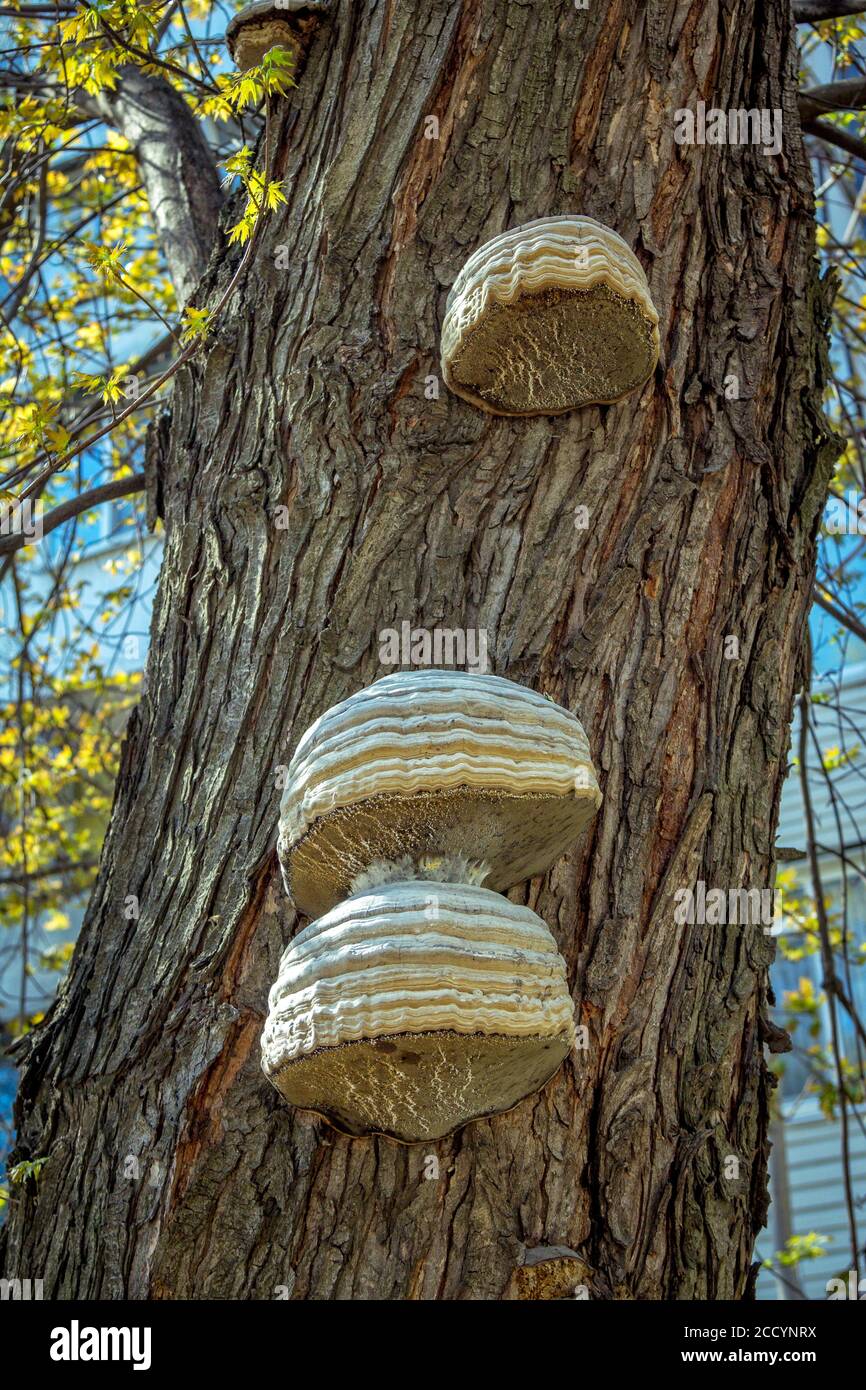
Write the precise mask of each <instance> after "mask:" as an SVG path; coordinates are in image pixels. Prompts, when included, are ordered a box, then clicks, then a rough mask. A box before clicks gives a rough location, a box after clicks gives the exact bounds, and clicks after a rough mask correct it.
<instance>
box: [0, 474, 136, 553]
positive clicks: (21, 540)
mask: <svg viewBox="0 0 866 1390" xmlns="http://www.w3.org/2000/svg"><path fill="white" fill-rule="evenodd" d="M143 491H144V474H143V473H130V475H129V476H128V477H127V478H115V479H114V481H113V482H111V483H104V484H103V485H102V487H92V488H90V489H89V491H87V492H80V493H79V494H78V496H77V497H70V499H69V501H68V502H61V503H60V505H59V506H58V507H54V508H53V510H52V511H50V512H49V513H48V515H47V516H46V517H44V518H43V521H42V534H43V536H45V535H47V534H48V532H49V531H54V530H55V529H56V528H57V527H58V526H62V525H63V523H64V521H71V519H72V517H74V516H79V515H80V514H81V512H87V511H89V510H90V508H91V507H97V506H99V504H100V502H113V501H114V500H115V498H117V497H128V496H129V495H130V493H133V492H143ZM32 544H33V541H32V540H31V539H30V538H29V537H28V536H26V535H24V534H21V533H16V534H15V535H12V536H3V537H2V539H0V555H11V554H12V553H13V552H14V551H16V550H22V549H23V548H24V546H25V545H32Z"/></svg>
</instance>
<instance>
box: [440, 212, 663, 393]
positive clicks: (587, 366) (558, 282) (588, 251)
mask: <svg viewBox="0 0 866 1390" xmlns="http://www.w3.org/2000/svg"><path fill="white" fill-rule="evenodd" d="M658 322H659V316H658V313H657V312H656V309H655V307H654V305H653V302H652V299H651V298H650V291H649V285H648V283H647V278H646V276H645V274H644V271H643V267H642V266H641V264H640V261H639V260H638V259H637V257H636V256H635V255H634V253H633V251H632V250H631V249H630V248H629V247H628V246H627V245H626V243H625V242H624V241H623V239H622V237H621V236H619V235H618V234H617V233H616V232H614V231H612V230H611V229H610V228H609V227H605V226H603V225H602V223H600V222H596V221H595V220H594V219H593V218H591V217H578V216H559V217H542V218H539V220H538V221H536V222H528V223H527V224H526V225H525V226H523V227H518V228H516V229H515V230H514V231H510V232H503V233H502V234H501V235H500V236H495V237H493V239H492V240H491V241H488V242H486V243H485V245H484V246H482V247H480V248H479V249H478V250H477V251H476V252H475V253H474V254H473V255H472V256H470V258H469V260H468V261H467V262H466V264H465V266H464V267H463V269H462V270H461V271H460V274H459V275H458V276H457V279H456V280H455V282H454V285H453V287H452V289H451V292H450V294H449V295H448V300H447V304H446V308H445V321H444V323H443V325H442V343H441V350H442V374H443V376H444V378H445V381H446V382H447V384H448V386H449V387H450V388H451V390H452V391H454V392H456V394H457V395H458V396H463V398H464V399H465V400H467V401H471V402H472V404H473V405H477V406H480V407H481V409H482V410H486V411H489V412H490V413H492V414H494V415H560V414H562V413H563V412H564V411H566V410H574V409H576V408H577V407H578V406H583V405H590V404H593V403H596V404H609V403H611V402H613V401H618V400H620V399H621V398H622V397H623V396H625V395H628V393H629V392H631V391H634V390H636V388H637V387H639V386H642V385H643V383H644V382H645V381H646V380H647V378H648V377H649V376H650V375H651V374H652V372H653V369H654V368H655V364H656V362H657V360H658V355H659V331H658Z"/></svg>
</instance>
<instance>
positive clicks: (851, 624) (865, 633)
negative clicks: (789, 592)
mask: <svg viewBox="0 0 866 1390" xmlns="http://www.w3.org/2000/svg"><path fill="white" fill-rule="evenodd" d="M812 601H813V603H817V605H818V607H819V608H823V610H824V612H825V613H829V614H830V617H831V618H835V619H836V622H837V623H841V624H842V626H843V627H847V629H848V631H849V632H853V634H854V636H855V637H859V638H860V641H861V642H866V627H864V625H863V623H861V622H860V619H859V618H858V617H856V615H855V614H854V613H851V612H849V610H848V609H847V608H846V609H844V610H843V609H841V608H837V606H836V604H835V603H831V602H830V600H829V599H828V598H824V595H823V594H822V593H821V592H820V590H818V589H813V590H812Z"/></svg>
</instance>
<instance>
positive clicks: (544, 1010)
mask: <svg viewBox="0 0 866 1390" xmlns="http://www.w3.org/2000/svg"><path fill="white" fill-rule="evenodd" d="M269 1003H270V1010H269V1014H268V1019H267V1023H266V1025H265V1030H264V1034H263V1037H262V1066H263V1069H264V1071H265V1073H266V1075H267V1076H268V1077H269V1079H270V1080H271V1081H272V1082H273V1084H274V1086H276V1088H277V1089H278V1090H279V1091H280V1093H281V1094H282V1095H283V1096H284V1097H285V1099H286V1100H287V1101H289V1103H290V1104H292V1105H295V1106H298V1107H299V1108H301V1109H305V1110H311V1111H315V1112H316V1113H317V1114H319V1115H322V1116H324V1117H325V1118H326V1119H327V1120H329V1121H330V1122H331V1123H332V1124H333V1125H334V1126H335V1127H336V1128H338V1129H340V1130H342V1131H344V1132H345V1133H348V1134H351V1135H361V1134H371V1133H381V1134H386V1135H389V1136H390V1137H391V1138H394V1139H398V1140H400V1141H401V1142H403V1143H407V1144H411V1143H419V1142H422V1141H425V1140H435V1139H440V1138H442V1137H444V1136H445V1135H447V1134H450V1133H452V1132H453V1131H454V1130H455V1129H458V1128H459V1127H460V1126H461V1125H464V1124H466V1123H467V1122H468V1121H470V1120H474V1119H478V1118H480V1117H481V1116H484V1115H492V1114H496V1113H499V1112H501V1111H503V1110H509V1109H511V1108H512V1107H513V1106H514V1105H516V1104H517V1102H518V1101H520V1100H521V1099H522V1098H523V1097H524V1096H527V1095H530V1094H531V1093H532V1092H534V1091H537V1090H538V1089H539V1088H540V1087H541V1086H543V1085H544V1084H545V1082H547V1081H548V1080H549V1079H550V1078H551V1077H552V1076H553V1074H554V1073H555V1072H556V1071H557V1070H558V1069H559V1067H560V1065H561V1064H562V1062H563V1060H564V1058H565V1057H566V1056H567V1054H568V1052H569V1050H570V1049H571V1047H572V1046H573V1044H574V1041H575V1033H574V1006H573V1003H572V999H571V996H570V994H569V990H568V984H567V981H566V972H565V962H564V960H563V959H562V957H561V956H560V955H559V953H558V951H557V949H556V943H555V942H554V940H553V937H552V936H551V934H550V931H549V930H548V928H547V926H546V925H545V923H544V922H543V921H542V920H541V918H540V917H537V916H536V915H535V913H534V912H531V911H530V910H529V908H527V907H521V906H518V905H517V904H515V903H512V902H509V900H508V899H507V898H503V897H501V896H499V895H498V894H496V893H491V892H489V891H488V890H486V889H484V888H479V887H478V886H477V885H473V884H462V883H450V882H440V881H435V882H433V881H430V880H427V881H420V880H418V879H412V880H409V881H396V882H385V883H382V884H381V886H379V887H378V888H375V889H372V890H365V891H363V892H361V893H359V894H357V895H355V896H353V897H350V898H348V899H347V900H346V901H345V902H342V903H340V904H339V906H338V907H336V908H334V909H333V910H332V911H331V912H329V913H327V914H326V915H325V916H324V917H321V918H319V920H318V921H316V922H313V923H311V925H310V926H308V927H307V928H306V929H305V930H304V931H302V932H300V933H299V934H298V936H296V937H295V938H294V940H293V941H292V942H291V943H290V945H289V946H288V948H287V950H286V951H285V953H284V955H283V958H282V961H281V963H280V970H279V975H278V977H277V981H276V983H275V984H274V986H273V988H272V990H271V993H270V1001H269Z"/></svg>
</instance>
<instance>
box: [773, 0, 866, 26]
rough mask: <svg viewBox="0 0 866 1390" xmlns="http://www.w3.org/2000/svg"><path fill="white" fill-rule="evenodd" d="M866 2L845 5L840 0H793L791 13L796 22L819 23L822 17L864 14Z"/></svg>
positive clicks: (835, 17)
mask: <svg viewBox="0 0 866 1390" xmlns="http://www.w3.org/2000/svg"><path fill="white" fill-rule="evenodd" d="M864 10H866V4H863V3H861V4H859V5H845V4H839V0H792V3H791V13H792V14H793V16H794V23H795V24H817V23H819V22H820V21H821V20H822V19H842V18H843V17H844V16H845V15H848V14H862V13H863V11H864Z"/></svg>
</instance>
